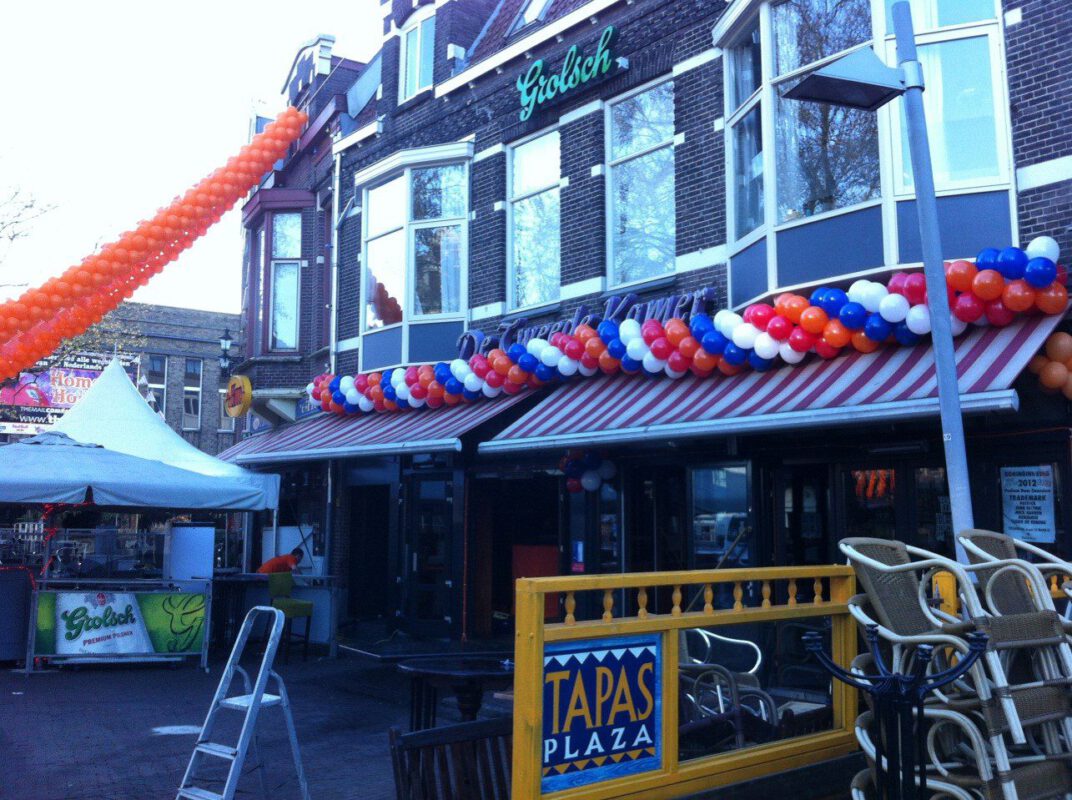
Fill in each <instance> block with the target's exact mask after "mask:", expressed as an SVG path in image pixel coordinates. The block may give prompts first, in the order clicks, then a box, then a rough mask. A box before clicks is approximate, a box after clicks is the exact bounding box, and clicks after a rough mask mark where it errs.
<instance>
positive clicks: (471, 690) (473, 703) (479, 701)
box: [454, 681, 484, 722]
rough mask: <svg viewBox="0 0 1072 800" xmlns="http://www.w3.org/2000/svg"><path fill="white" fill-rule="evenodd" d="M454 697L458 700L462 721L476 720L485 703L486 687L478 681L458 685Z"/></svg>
mask: <svg viewBox="0 0 1072 800" xmlns="http://www.w3.org/2000/svg"><path fill="white" fill-rule="evenodd" d="M454 695H455V696H456V697H457V698H458V711H459V712H460V713H461V716H462V720H463V721H465V722H472V721H473V720H475V719H476V715H477V713H478V712H479V711H480V706H481V705H483V702H484V685H483V684H482V683H479V682H476V681H471V682H467V683H462V684H458V685H457V686H455V687H454Z"/></svg>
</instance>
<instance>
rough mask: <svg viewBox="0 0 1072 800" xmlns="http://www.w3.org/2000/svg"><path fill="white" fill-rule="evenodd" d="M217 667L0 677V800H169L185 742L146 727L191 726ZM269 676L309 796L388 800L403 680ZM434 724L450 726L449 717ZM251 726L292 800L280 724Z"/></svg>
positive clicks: (320, 667) (252, 782)
mask: <svg viewBox="0 0 1072 800" xmlns="http://www.w3.org/2000/svg"><path fill="white" fill-rule="evenodd" d="M220 666H221V665H219V664H217V665H214V669H213V671H212V672H211V673H210V674H208V675H206V674H205V673H203V672H201V671H200V670H197V669H195V668H193V667H191V666H183V667H180V668H176V669H171V668H168V667H159V666H152V665H145V666H104V667H85V668H82V669H80V670H77V671H75V670H72V669H69V668H68V669H66V670H62V671H55V672H49V673H45V674H37V675H31V676H25V675H22V674H21V673H15V672H2V673H0V798H2V800H154V799H155V798H168V800H170V798H173V797H174V796H175V790H176V788H177V787H178V783H179V780H180V779H181V777H182V773H183V770H184V769H185V768H186V762H187V760H188V758H189V755H190V750H191V748H192V746H193V742H194V735H193V734H184V735H154V734H153V728H154V727H158V726H165V725H192V726H200V724H201V721H202V719H203V717H204V714H205V712H206V711H207V709H208V703H209V700H210V699H211V697H212V692H213V690H214V689H215V687H216V682H217V681H218V680H219V674H220V673H219V667H220ZM278 669H279V672H280V674H281V675H282V676H283V679H284V681H285V682H286V685H287V690H288V692H289V693H290V696H291V702H292V705H293V707H294V716H295V724H296V726H297V730H298V739H299V742H300V745H301V749H302V757H303V761H304V764H305V769H306V773H307V775H308V777H309V785H310V791H311V794H312V797H313V798H315V800H326V799H327V798H331V799H332V800H333V799H334V798H353V800H388V799H389V798H393V797H394V779H393V777H392V774H391V764H390V759H389V756H388V751H387V729H388V727H389V726H391V725H398V726H400V727H404V726H405V725H406V724H407V722H408V717H409V705H408V702H409V701H408V684H407V683H406V682H405V680H404V679H403V678H402V677H401V676H399V675H398V674H397V673H396V672H395V671H394V668H393V667H391V666H380V665H376V664H373V663H371V662H369V661H366V660H364V659H357V658H341V659H339V660H336V661H330V660H320V661H316V662H314V661H312V660H310V661H309V662H308V663H306V664H302V663H301V662H300V660H296V661H295V662H294V663H292V664H290V665H280V666H279V668H278ZM441 715H442V716H443V717H444V719H443V721H444V722H446V721H449V719H450V717H451V710H449V709H443V710H442V711H441ZM229 716H233V717H234V721H235V722H237V721H238V720H239V719H240V715H238V714H234V715H229ZM261 720H262V723H261V725H260V726H259V727H260V730H261V747H262V751H263V754H264V757H265V760H266V763H267V764H268V779H269V787H270V788H271V789H272V793H271V797H272V798H273V800H289V798H296V797H298V796H299V794H298V791H297V782H296V781H295V779H294V773H293V768H292V766H291V762H290V761H289V748H288V747H287V744H286V734H285V729H284V727H283V725H282V718H281V716H279V715H278V712H277V711H276V710H274V709H266V710H265V711H263V712H262V716H261ZM273 723H276V724H273ZM214 738H218V739H220V740H223V737H222V736H220V735H217V736H216V737H214ZM234 740H235V739H230V741H234ZM239 788H240V792H239V797H259V796H260V794H259V785H258V782H257V779H256V777H254V776H246V777H245V778H243V781H242V783H241V784H240V787H239ZM243 789H244V790H245V791H242V790H243Z"/></svg>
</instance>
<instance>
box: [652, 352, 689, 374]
mask: <svg viewBox="0 0 1072 800" xmlns="http://www.w3.org/2000/svg"><path fill="white" fill-rule="evenodd" d="M652 352H653V353H654V352H655V350H652ZM666 366H668V367H670V369H672V370H673V371H674V372H685V371H686V370H687V369H688V368H689V367H690V366H692V359H691V358H689V357H688V356H686V355H684V354H683V353H682V352H681V351H680V350H675V351H674V352H672V353H671V354H670V357H669V358H668V359H667V360H666Z"/></svg>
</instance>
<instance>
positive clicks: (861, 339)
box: [852, 331, 881, 353]
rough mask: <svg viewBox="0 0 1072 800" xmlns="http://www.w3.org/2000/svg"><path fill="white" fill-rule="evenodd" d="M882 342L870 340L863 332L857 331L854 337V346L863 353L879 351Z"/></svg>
mask: <svg viewBox="0 0 1072 800" xmlns="http://www.w3.org/2000/svg"><path fill="white" fill-rule="evenodd" d="M880 344H881V342H876V341H875V340H874V339H869V338H868V337H867V336H866V335H865V334H864V332H863V331H856V333H854V334H853V335H852V346H853V347H854V348H856V350H857V351H858V352H861V353H873V352H875V351H876V350H878V348H879V345H880Z"/></svg>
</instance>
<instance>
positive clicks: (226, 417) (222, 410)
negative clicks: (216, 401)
mask: <svg viewBox="0 0 1072 800" xmlns="http://www.w3.org/2000/svg"><path fill="white" fill-rule="evenodd" d="M219 416H220V420H219V422H217V423H216V432H217V433H234V432H235V418H234V417H232V416H231V415H230V414H228V413H227V390H226V389H220V406H219ZM224 423H227V425H226V427H225V426H224Z"/></svg>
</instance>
